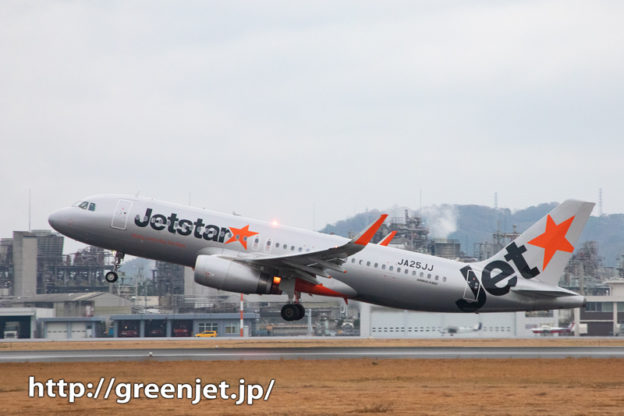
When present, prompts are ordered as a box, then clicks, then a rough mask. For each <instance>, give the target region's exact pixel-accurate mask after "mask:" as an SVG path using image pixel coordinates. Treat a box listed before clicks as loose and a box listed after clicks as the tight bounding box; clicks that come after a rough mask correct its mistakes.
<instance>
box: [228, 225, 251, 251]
mask: <svg viewBox="0 0 624 416" xmlns="http://www.w3.org/2000/svg"><path fill="white" fill-rule="evenodd" d="M230 231H232V237H230V239H229V240H228V241H226V242H225V244H229V243H231V242H233V241H239V242H240V243H241V244H242V245H243V247H244V248H245V250H247V238H248V237H251V236H252V235H256V234H258V233H256V232H254V231H249V225H246V226H244V227H243V228H234V227H230Z"/></svg>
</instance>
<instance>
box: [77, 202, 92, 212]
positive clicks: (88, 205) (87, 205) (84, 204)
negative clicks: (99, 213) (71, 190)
mask: <svg viewBox="0 0 624 416" xmlns="http://www.w3.org/2000/svg"><path fill="white" fill-rule="evenodd" d="M74 206H75V207H78V208H81V209H87V210H89V211H95V202H89V201H81V202H76V203H75V204H74Z"/></svg>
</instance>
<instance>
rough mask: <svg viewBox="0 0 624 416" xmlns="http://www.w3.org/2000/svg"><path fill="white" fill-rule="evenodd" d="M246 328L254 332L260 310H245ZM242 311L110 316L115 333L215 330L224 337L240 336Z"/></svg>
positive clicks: (188, 334)
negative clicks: (250, 311)
mask: <svg viewBox="0 0 624 416" xmlns="http://www.w3.org/2000/svg"><path fill="white" fill-rule="evenodd" d="M242 318H243V322H244V323H243V331H244V332H245V334H246V335H247V336H249V335H254V334H255V332H256V323H257V321H258V319H259V318H260V316H259V315H258V314H257V313H243V317H242ZM240 319H241V316H240V314H239V313H185V314H144V315H113V316H111V320H112V323H113V325H112V328H113V333H112V335H113V336H114V337H120V338H135V337H140V338H143V337H192V336H194V335H195V334H197V333H200V332H202V331H216V332H217V335H218V336H221V337H238V336H240V329H241V327H240Z"/></svg>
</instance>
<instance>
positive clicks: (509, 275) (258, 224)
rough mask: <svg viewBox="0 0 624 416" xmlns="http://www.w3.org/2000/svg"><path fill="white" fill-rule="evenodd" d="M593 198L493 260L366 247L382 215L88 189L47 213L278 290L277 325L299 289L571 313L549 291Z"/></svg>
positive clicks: (571, 296)
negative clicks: (358, 217) (347, 230)
mask: <svg viewBox="0 0 624 416" xmlns="http://www.w3.org/2000/svg"><path fill="white" fill-rule="evenodd" d="M593 206H594V204H593V203H590V202H582V201H575V200H567V201H565V202H563V203H562V204H560V205H559V206H557V207H555V208H554V209H553V210H552V211H551V212H550V213H548V214H547V215H546V216H545V217H543V218H542V219H541V220H539V221H538V222H536V223H535V224H534V225H532V226H531V227H530V228H528V229H527V230H526V231H525V232H523V233H522V234H521V235H519V236H518V237H517V238H516V239H515V240H513V241H512V242H510V243H509V244H508V245H507V246H505V247H504V248H503V249H502V250H500V251H499V252H498V253H496V254H495V255H494V256H492V257H491V258H489V259H487V260H484V261H479V262H472V263H465V262H460V261H454V260H448V259H445V258H439V257H434V256H430V255H426V254H421V253H415V252H411V251H406V250H401V249H398V248H394V247H389V246H384V245H379V244H369V243H370V241H371V239H372V238H373V236H374V234H375V233H376V232H377V230H378V229H379V228H380V227H381V225H382V223H383V222H384V221H385V219H386V217H387V215H386V214H383V215H381V216H380V217H379V218H378V219H377V220H376V221H375V222H374V223H373V224H372V225H371V226H370V227H368V228H367V229H365V230H364V231H362V232H361V233H360V234H358V235H357V236H355V237H354V238H352V239H348V238H344V237H340V236H336V235H327V234H323V233H318V232H314V231H308V230H303V229H299V228H293V227H287V226H283V225H280V224H278V223H276V222H266V221H260V220H255V219H251V218H247V217H243V216H238V215H229V214H223V213H219V212H215V211H209V210H205V209H199V208H194V207H190V206H185V205H179V204H174V203H170V202H165V201H159V200H156V199H150V198H146V197H136V196H130V195H96V196H91V197H87V198H85V199H83V200H81V201H79V202H77V203H76V204H74V205H73V206H70V207H66V208H63V209H60V210H58V211H56V212H54V213H52V214H51V215H50V216H49V219H48V222H49V223H50V225H51V226H52V227H53V228H54V229H55V230H57V231H58V232H59V233H61V234H64V235H66V236H68V237H70V238H73V239H75V240H78V241H81V242H83V243H86V244H90V245H94V246H99V247H102V248H105V249H109V250H114V251H115V260H114V266H113V270H111V271H110V272H108V273H107V274H106V275H105V279H106V281H108V282H110V283H114V282H115V281H116V280H117V277H118V275H117V271H118V269H119V265H120V264H121V262H122V260H123V258H124V255H125V254H130V255H134V256H138V257H145V258H150V259H155V260H162V261H167V262H171V263H176V264H181V265H184V266H188V267H192V268H193V269H194V280H195V282H197V283H198V284H201V285H204V286H209V287H212V288H216V289H220V290H225V291H230V292H237V293H252V294H285V295H286V296H287V298H288V300H287V302H286V304H285V305H284V306H283V307H282V309H281V315H282V318H283V319H284V320H287V321H293V320H299V319H301V318H303V316H304V315H305V309H304V307H303V305H301V303H300V296H301V293H308V294H312V295H321V296H332V297H339V298H343V299H344V300H345V302H348V301H349V300H357V301H362V302H368V303H372V304H376V305H382V306H389V307H393V308H398V309H408V310H418V311H431V312H467V313H476V312H507V311H529V310H547V309H562V308H576V307H580V306H583V305H584V304H585V298H584V297H583V296H581V295H579V294H577V293H575V292H572V291H570V290H567V289H564V288H561V287H558V282H559V277H560V276H561V274H562V273H563V270H564V267H565V266H566V264H567V262H568V260H569V259H570V257H571V255H572V252H573V250H574V244H575V243H576V242H577V240H578V239H579V236H580V234H581V231H582V230H583V227H584V226H585V223H586V222H587V220H588V218H589V216H590V213H591V211H592V209H593Z"/></svg>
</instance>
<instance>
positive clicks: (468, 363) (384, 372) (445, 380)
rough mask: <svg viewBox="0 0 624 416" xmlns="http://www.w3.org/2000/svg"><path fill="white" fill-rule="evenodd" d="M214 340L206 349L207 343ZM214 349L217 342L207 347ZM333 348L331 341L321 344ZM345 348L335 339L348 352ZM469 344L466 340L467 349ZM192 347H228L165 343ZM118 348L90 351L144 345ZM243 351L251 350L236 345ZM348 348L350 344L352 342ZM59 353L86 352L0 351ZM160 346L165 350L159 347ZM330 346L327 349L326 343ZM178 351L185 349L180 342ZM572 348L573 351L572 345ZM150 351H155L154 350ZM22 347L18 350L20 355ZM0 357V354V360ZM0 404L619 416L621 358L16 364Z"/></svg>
mask: <svg viewBox="0 0 624 416" xmlns="http://www.w3.org/2000/svg"><path fill="white" fill-rule="evenodd" d="M213 341H214V342H213ZM217 341H218V342H217ZM331 341H333V340H331ZM353 341H354V340H336V341H335V342H338V343H342V342H346V343H347V344H348V345H354V342H353ZM357 341H359V342H361V343H362V344H363V345H367V346H368V345H379V343H380V342H381V343H382V344H383V345H405V344H404V343H405V342H406V341H408V340H383V341H379V340H376V341H371V340H357ZM469 341H470V342H469ZM580 341H582V345H597V343H598V344H599V345H621V344H619V341H617V340H614V341H612V340H608V341H607V340H594V339H587V340H582V339H581V340H580ZM580 341H576V340H574V339H563V338H561V339H536V340H532V339H531V340H419V341H417V342H416V341H413V340H409V342H408V343H409V344H410V345H414V344H413V343H414V342H416V343H417V344H418V345H422V346H425V345H440V344H439V343H442V344H443V345H448V346H451V345H454V346H457V345H466V346H475V343H477V342H478V343H479V344H477V345H487V346H495V345H519V344H518V343H520V344H521V345H527V346H533V345H535V346H537V344H539V345H544V344H548V345H555V344H557V345H560V344H561V343H564V344H565V343H569V342H577V344H575V345H579V344H580V343H581V342H580ZM172 342H173V343H179V342H181V343H186V344H190V345H192V347H194V348H196V347H206V346H212V347H217V346H219V347H226V346H228V347H232V346H235V345H241V343H238V342H236V341H228V342H230V343H232V344H231V345H230V344H227V343H223V342H222V340H219V339H217V340H209V342H194V341H172ZM316 342H317V341H313V340H298V341H285V340H280V341H277V342H275V341H273V342H269V341H263V342H261V343H260V345H261V346H265V347H267V348H270V347H271V346H276V345H280V346H285V345H293V346H309V345H316ZM124 343H127V345H124V346H123V347H122V346H121V345H118V344H116V343H114V342H108V341H107V342H106V345H100V346H99V347H97V348H98V349H99V348H131V347H130V345H138V347H139V348H144V347H145V345H144V342H137V341H124ZM242 344H243V345H244V346H258V345H255V344H247V343H242ZM356 344H357V343H356ZM36 345H39V348H36V349H42V348H43V349H64V348H67V347H72V348H78V347H84V345H87V346H86V348H95V347H94V346H93V345H89V344H88V343H82V342H81V343H76V342H65V343H56V342H55V343H11V344H8V343H2V344H0V346H1V347H2V348H4V349H5V350H8V349H11V350H15V349H17V348H18V346H19V347H26V346H28V348H31V347H33V346H36ZM158 345H164V347H166V348H171V347H172V346H174V344H172V343H171V342H168V341H160V344H158ZM334 345H335V344H334ZM179 346H180V347H185V345H184V344H180V345H179ZM579 346H580V345H579ZM152 347H153V348H158V346H157V345H156V343H155V344H154V345H152ZM21 349H25V348H21ZM0 353H1V352H0ZM28 376H35V377H36V379H37V380H38V381H41V380H43V381H44V380H46V379H48V378H53V379H55V380H58V379H60V378H63V379H65V380H66V381H74V382H75V381H82V382H85V383H87V382H92V383H97V382H98V380H99V378H100V377H106V378H110V377H115V378H116V379H117V381H122V382H141V383H191V384H192V383H194V380H195V378H198V377H199V378H201V379H202V381H203V382H204V383H218V382H219V381H221V380H226V381H227V382H228V383H229V384H231V385H238V383H239V379H240V378H244V379H245V380H246V381H247V382H250V383H260V384H263V385H265V386H266V385H267V384H268V382H269V380H270V379H272V378H274V379H275V380H276V381H275V387H274V390H273V392H272V395H271V397H270V398H269V400H268V401H266V402H264V401H258V402H256V403H255V404H254V405H252V406H247V405H241V406H235V405H234V402H233V401H221V400H213V401H207V400H204V401H202V402H200V403H199V404H197V405H191V404H190V401H189V400H186V399H183V400H177V399H175V400H165V399H146V398H145V397H143V398H141V399H134V400H132V401H131V402H130V403H128V404H117V403H116V402H115V397H114V396H111V398H109V400H103V399H102V398H100V399H98V400H95V399H88V398H82V399H78V400H77V401H76V403H73V404H70V403H68V402H67V399H62V398H55V399H53V398H45V399H41V398H28ZM0 403H1V407H2V410H3V414H4V415H24V414H29V415H30V414H32V415H35V414H36V415H41V414H89V415H110V414H135V415H143V414H149V415H150V416H157V415H185V414H215V415H238V414H245V415H344V414H347V415H359V414H370V415H374V414H377V415H379V414H387V415H393V414H399V415H413V414H427V415H450V414H451V415H454V414H460V415H483V414H497V415H498V414H502V415H619V414H624V360H619V359H559V360H542V359H539V360H529V359H510V360H504V359H478V360H468V359H465V360H464V359H461V360H395V359H389V360H372V359H349V360H277V361H180V362H152V361H143V362H106V363H98V362H95V363H19V364H1V365H0Z"/></svg>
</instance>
